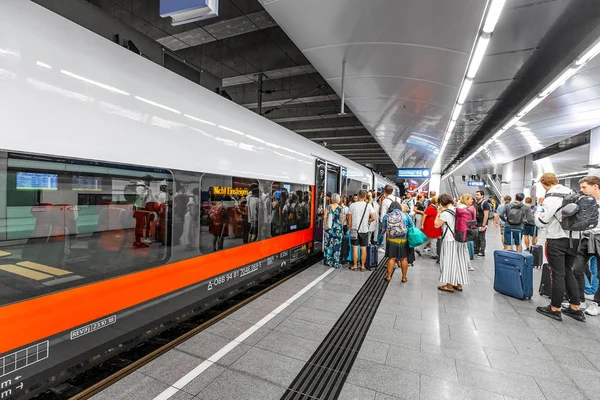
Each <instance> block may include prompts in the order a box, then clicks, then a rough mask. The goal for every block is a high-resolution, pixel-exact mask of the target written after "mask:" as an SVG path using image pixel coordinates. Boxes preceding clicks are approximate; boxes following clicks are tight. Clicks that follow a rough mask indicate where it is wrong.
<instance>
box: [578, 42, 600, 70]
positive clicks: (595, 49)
mask: <svg viewBox="0 0 600 400" xmlns="http://www.w3.org/2000/svg"><path fill="white" fill-rule="evenodd" d="M598 53H600V40H598V42H597V43H596V44H595V45H593V46H592V47H591V48H590V49H589V50H588V51H586V52H585V53H583V55H582V56H581V57H579V58H578V59H577V60H576V61H575V65H578V66H581V65H583V64H585V63H587V62H588V61H590V60H591V59H592V58H594V57H596V56H597V55H598Z"/></svg>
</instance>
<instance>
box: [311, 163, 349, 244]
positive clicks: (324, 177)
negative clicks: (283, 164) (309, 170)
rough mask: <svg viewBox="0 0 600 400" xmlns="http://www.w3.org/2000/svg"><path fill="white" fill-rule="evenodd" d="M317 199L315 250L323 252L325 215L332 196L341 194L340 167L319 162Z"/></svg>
mask: <svg viewBox="0 0 600 400" xmlns="http://www.w3.org/2000/svg"><path fill="white" fill-rule="evenodd" d="M315 171H316V172H315V173H316V177H315V184H316V189H317V190H316V193H317V195H316V198H315V210H317V212H315V223H314V242H315V243H314V248H315V251H321V250H323V222H324V221H323V215H324V213H325V209H326V207H327V205H328V204H329V203H330V202H331V197H330V196H331V195H333V194H334V193H340V190H341V184H342V180H341V179H340V172H341V170H340V167H339V165H336V164H333V163H330V162H328V161H325V160H317V168H316V170H315Z"/></svg>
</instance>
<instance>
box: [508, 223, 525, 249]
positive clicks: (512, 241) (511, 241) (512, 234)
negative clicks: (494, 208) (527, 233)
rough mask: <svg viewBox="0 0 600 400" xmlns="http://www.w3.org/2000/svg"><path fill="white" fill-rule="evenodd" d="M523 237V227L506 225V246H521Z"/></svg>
mask: <svg viewBox="0 0 600 400" xmlns="http://www.w3.org/2000/svg"><path fill="white" fill-rule="evenodd" d="M521 239H523V228H519V227H512V226H510V225H506V226H505V227H504V245H505V246H512V245H515V246H520V245H521Z"/></svg>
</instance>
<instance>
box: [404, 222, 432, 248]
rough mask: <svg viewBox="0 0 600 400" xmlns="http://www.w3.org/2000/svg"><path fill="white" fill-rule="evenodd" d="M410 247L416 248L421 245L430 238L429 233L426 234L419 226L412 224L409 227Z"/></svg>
mask: <svg viewBox="0 0 600 400" xmlns="http://www.w3.org/2000/svg"><path fill="white" fill-rule="evenodd" d="M407 236H408V247H410V248H411V249H414V248H415V247H419V246H420V245H422V244H423V243H425V242H426V241H428V240H429V238H428V237H427V235H425V234H424V233H423V232H421V230H420V229H419V228H415V227H414V226H411V227H410V228H408V234H407Z"/></svg>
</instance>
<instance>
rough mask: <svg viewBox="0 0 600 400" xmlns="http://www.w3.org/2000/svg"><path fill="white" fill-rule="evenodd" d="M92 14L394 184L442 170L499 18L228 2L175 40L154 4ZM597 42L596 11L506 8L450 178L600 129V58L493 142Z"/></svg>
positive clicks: (336, 0)
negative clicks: (478, 57)
mask: <svg viewBox="0 0 600 400" xmlns="http://www.w3.org/2000/svg"><path fill="white" fill-rule="evenodd" d="M87 1H89V2H90V3H92V4H94V5H96V6H97V7H99V8H101V9H102V10H104V11H105V12H107V13H108V14H110V15H112V16H113V17H115V18H117V19H119V20H121V21H122V22H125V23H126V24H128V25H130V26H132V27H134V28H135V29H137V30H138V31H140V32H142V33H144V34H145V35H147V36H149V37H150V38H152V39H154V40H156V41H157V42H159V43H160V44H161V45H163V46H165V47H166V48H168V49H170V50H172V51H174V52H176V53H177V54H178V55H180V56H182V57H184V58H186V59H188V60H190V61H191V62H193V63H194V64H196V65H198V66H201V67H202V68H204V69H206V70H207V71H208V72H210V73H212V74H214V75H215V76H217V77H218V78H220V79H222V82H223V89H224V90H225V91H226V92H227V94H228V95H229V96H230V97H231V98H232V100H233V101H235V102H236V103H238V104H241V105H243V106H245V107H247V108H248V109H251V110H253V111H255V112H259V109H258V102H259V100H258V97H259V96H258V95H259V87H260V83H259V76H261V75H262V80H263V82H262V109H261V110H260V114H261V115H263V116H264V117H266V118H269V119H272V120H273V121H274V122H277V123H279V124H281V125H283V126H285V127H287V128H289V129H291V130H293V131H295V132H297V133H298V134H300V135H303V136H305V137H307V138H309V139H311V140H314V141H315V142H317V143H320V144H323V145H325V144H326V147H328V148H329V149H331V150H334V151H336V152H338V153H340V154H342V155H344V156H346V157H348V158H350V159H353V160H355V161H357V162H359V163H362V164H371V165H373V166H375V167H376V168H377V169H378V170H379V171H381V172H382V173H384V174H386V175H388V176H393V175H394V171H395V168H396V167H432V166H433V164H434V162H435V161H436V159H437V158H438V156H439V151H440V148H441V147H442V142H443V139H444V137H445V135H446V138H448V135H447V134H446V131H447V130H448V124H449V122H450V119H451V115H452V112H453V107H454V104H455V103H456V101H457V98H458V94H459V91H460V88H461V85H462V82H463V79H464V76H465V73H466V70H467V67H468V65H469V62H470V60H471V59H472V55H473V52H474V49H475V46H476V41H477V38H478V35H479V33H480V30H481V27H482V24H483V23H484V21H485V16H486V13H488V12H489V8H490V4H491V0H490V1H485V0H452V1H439V0H403V1H389V0H370V1H354V2H349V1H347V0H327V1H323V0H303V1H296V0H220V11H219V17H217V18H213V19H209V20H205V21H200V22H197V23H190V24H185V25H181V26H176V27H174V26H172V25H171V24H170V20H169V19H168V18H161V17H160V16H159V0H151V1H142V0H87ZM599 38H600V7H598V0H506V3H505V5H504V8H503V11H502V13H501V15H500V18H499V20H498V24H497V25H496V29H495V30H494V32H493V33H492V35H491V38H490V42H489V46H488V47H487V50H486V52H485V56H484V58H483V61H482V63H481V67H480V68H479V71H478V72H477V75H476V77H475V79H474V81H473V85H472V88H471V90H470V92H469V94H468V95H467V97H466V99H465V101H464V106H463V107H462V110H461V112H460V114H458V118H457V122H456V127H455V128H454V129H453V130H452V134H451V135H449V141H448V143H447V145H446V147H445V150H444V151H443V153H442V155H441V157H440V163H441V167H442V172H444V173H448V172H451V171H453V170H454V169H455V168H456V167H458V166H459V165H460V164H461V163H462V164H463V166H462V168H460V172H461V173H466V174H468V173H482V172H490V173H494V172H497V170H498V169H499V168H501V166H502V164H504V163H506V162H508V161H511V160H514V159H516V158H519V157H521V156H524V155H526V154H529V153H531V152H535V151H537V150H539V149H541V148H544V147H546V146H548V145H551V144H553V143H556V142H559V141H560V140H562V139H564V138H566V137H570V136H573V135H576V134H579V133H581V132H583V131H585V130H587V129H590V128H593V127H595V126H598V125H600V58H597V59H595V60H592V62H590V63H589V64H587V65H585V66H584V67H583V68H582V69H581V70H579V71H578V72H577V74H576V75H575V76H573V77H572V78H571V79H570V80H568V81H567V82H566V83H565V84H564V85H563V86H561V87H560V88H559V89H558V90H556V91H555V92H554V93H552V94H551V95H550V96H548V97H547V98H545V99H544V101H542V102H541V103H540V104H539V105H537V106H536V107H535V108H534V109H533V110H532V111H530V112H529V114H527V115H526V116H525V117H523V118H522V119H521V120H520V121H519V122H518V123H517V124H516V125H514V126H512V127H511V128H510V129H507V130H506V132H505V133H503V135H502V136H501V137H498V138H497V139H496V140H493V141H492V136H494V134H495V133H497V131H498V129H500V127H502V126H503V125H504V124H506V123H507V121H509V120H510V119H511V118H512V117H513V116H514V115H515V114H516V113H517V112H518V111H519V110H521V109H522V108H523V106H525V105H526V104H527V103H528V102H529V101H530V100H531V99H534V98H535V97H536V96H537V94H538V93H539V92H540V90H541V89H543V88H544V86H546V85H548V83H549V82H552V80H553V79H555V78H556V77H557V76H558V75H560V73H561V72H562V71H564V69H565V68H566V67H568V65H569V64H570V63H572V62H573V60H575V59H576V58H577V57H578V56H579V55H580V54H581V52H582V51H583V50H584V49H585V48H587V47H589V45H590V44H593V42H594V41H595V40H598V39H599ZM344 63H345V67H344V73H342V70H343V67H342V65H343V64H344ZM342 75H343V79H342ZM342 80H343V81H344V90H343V91H342ZM342 96H344V98H345V105H346V107H345V110H346V114H345V115H339V111H340V107H341V97H342ZM482 149H484V151H481V150H482ZM478 150H479V151H478ZM475 153H476V154H477V155H476V156H473V154H475ZM467 161H468V162H467Z"/></svg>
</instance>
